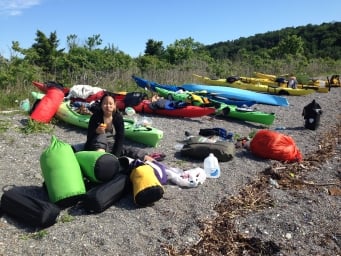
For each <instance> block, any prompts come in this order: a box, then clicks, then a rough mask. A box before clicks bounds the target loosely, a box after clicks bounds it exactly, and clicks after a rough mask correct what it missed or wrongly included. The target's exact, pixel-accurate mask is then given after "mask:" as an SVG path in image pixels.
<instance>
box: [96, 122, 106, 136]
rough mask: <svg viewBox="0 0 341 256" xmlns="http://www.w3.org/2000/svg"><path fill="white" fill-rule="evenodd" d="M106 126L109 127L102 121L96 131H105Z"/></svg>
mask: <svg viewBox="0 0 341 256" xmlns="http://www.w3.org/2000/svg"><path fill="white" fill-rule="evenodd" d="M105 128H107V124H105V123H101V124H100V125H99V126H98V127H97V129H96V132H97V133H98V134H101V133H105Z"/></svg>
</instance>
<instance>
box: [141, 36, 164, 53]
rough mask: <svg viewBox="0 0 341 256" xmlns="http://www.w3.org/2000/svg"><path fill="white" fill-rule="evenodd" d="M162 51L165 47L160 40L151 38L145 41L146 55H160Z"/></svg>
mask: <svg viewBox="0 0 341 256" xmlns="http://www.w3.org/2000/svg"><path fill="white" fill-rule="evenodd" d="M164 51H165V48H164V47H163V42H162V41H155V40H153V39H149V40H148V41H147V43H146V49H145V51H144V53H145V54H146V55H151V56H162V54H163V53H164Z"/></svg>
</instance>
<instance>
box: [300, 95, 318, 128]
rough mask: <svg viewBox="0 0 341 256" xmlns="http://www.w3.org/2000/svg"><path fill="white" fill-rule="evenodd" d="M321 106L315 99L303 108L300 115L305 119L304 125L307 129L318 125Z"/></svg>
mask: <svg viewBox="0 0 341 256" xmlns="http://www.w3.org/2000/svg"><path fill="white" fill-rule="evenodd" d="M321 115H322V108H321V106H320V104H318V103H317V102H316V101H315V100H313V101H312V102H311V103H309V104H308V105H306V106H305V107H304V108H303V111H302V116H303V118H304V120H305V123H304V127H305V128H307V129H309V130H316V129H317V128H318V126H319V125H320V116H321Z"/></svg>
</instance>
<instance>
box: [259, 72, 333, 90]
mask: <svg viewBox="0 0 341 256" xmlns="http://www.w3.org/2000/svg"><path fill="white" fill-rule="evenodd" d="M253 74H254V76H255V77H256V78H261V79H267V80H268V81H270V82H269V83H271V82H272V83H273V84H276V83H277V84H278V82H276V80H277V81H278V80H279V79H281V80H283V82H281V83H280V86H282V87H287V80H286V78H285V77H287V76H288V74H285V75H281V76H279V77H277V76H275V75H271V74H265V73H261V72H253ZM327 84H328V83H327V81H324V80H321V79H311V80H310V81H309V82H308V83H307V84H297V88H298V89H313V90H315V91H316V92H319V93H328V92H329V91H330V90H329V88H328V87H327V86H326V85H327Z"/></svg>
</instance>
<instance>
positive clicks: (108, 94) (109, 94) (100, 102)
mask: <svg viewBox="0 0 341 256" xmlns="http://www.w3.org/2000/svg"><path fill="white" fill-rule="evenodd" d="M107 96H110V97H111V98H113V99H114V101H115V102H116V99H115V97H114V95H113V94H111V93H110V92H105V93H104V94H103V96H102V97H101V98H100V99H99V104H100V105H102V102H103V100H104V98H105V97H107Z"/></svg>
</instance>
